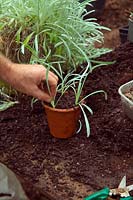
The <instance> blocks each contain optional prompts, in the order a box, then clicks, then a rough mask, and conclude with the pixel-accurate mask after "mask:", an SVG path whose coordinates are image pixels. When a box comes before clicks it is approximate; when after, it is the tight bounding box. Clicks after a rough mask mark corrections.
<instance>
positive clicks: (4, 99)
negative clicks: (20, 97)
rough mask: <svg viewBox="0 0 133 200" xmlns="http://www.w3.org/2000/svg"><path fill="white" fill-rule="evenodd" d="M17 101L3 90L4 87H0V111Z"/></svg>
mask: <svg viewBox="0 0 133 200" xmlns="http://www.w3.org/2000/svg"><path fill="white" fill-rule="evenodd" d="M18 103H19V102H18V101H13V99H12V98H11V97H10V96H9V95H7V94H6V93H5V92H4V88H1V89H0V111H5V110H7V109H8V108H10V107H12V106H14V105H15V104H18Z"/></svg>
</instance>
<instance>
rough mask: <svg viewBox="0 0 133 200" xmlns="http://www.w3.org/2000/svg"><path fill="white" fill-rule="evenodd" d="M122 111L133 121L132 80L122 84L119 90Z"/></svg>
mask: <svg viewBox="0 0 133 200" xmlns="http://www.w3.org/2000/svg"><path fill="white" fill-rule="evenodd" d="M118 92H119V94H120V96H121V101H122V106H123V110H124V112H125V113H126V115H127V116H128V117H129V118H130V119H131V120H133V80H132V81H129V82H127V83H125V84H123V85H122V86H121V87H120V88H119V91H118Z"/></svg>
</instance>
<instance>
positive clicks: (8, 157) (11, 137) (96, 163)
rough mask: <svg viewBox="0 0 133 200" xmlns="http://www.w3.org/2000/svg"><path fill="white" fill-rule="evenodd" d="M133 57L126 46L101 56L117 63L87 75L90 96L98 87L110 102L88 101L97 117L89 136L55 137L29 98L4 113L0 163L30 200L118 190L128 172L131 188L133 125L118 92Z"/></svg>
mask: <svg viewBox="0 0 133 200" xmlns="http://www.w3.org/2000/svg"><path fill="white" fill-rule="evenodd" d="M132 55H133V44H128V43H127V44H124V45H122V46H120V47H119V48H116V50H115V51H113V52H112V53H109V54H107V55H106V56H104V57H103V58H101V59H102V60H106V61H111V60H113V61H114V60H115V61H116V63H115V64H113V65H110V66H106V67H101V68H99V69H97V70H95V71H94V72H93V73H92V74H91V75H90V76H89V77H88V80H87V82H86V85H85V89H84V92H85V93H86V94H88V93H89V92H92V91H95V90H100V89H104V90H105V91H106V92H107V93H108V100H107V101H105V100H104V96H103V95H102V94H101V95H96V96H93V97H91V98H90V99H88V101H87V104H88V105H90V107H91V108H92V109H93V111H94V115H93V116H90V115H89V113H88V118H89V121H90V126H91V136H90V137H89V138H87V137H86V129H85V127H84V125H83V128H82V131H81V133H80V134H77V135H74V136H73V137H72V138H70V139H66V140H61V139H56V138H53V137H52V136H51V135H50V133H49V128H48V125H47V120H46V116H45V114H44V110H43V108H42V105H41V103H40V102H37V103H36V104H35V105H34V108H33V109H32V108H31V98H28V97H26V96H19V101H20V104H18V105H16V106H15V107H13V108H10V109H8V110H7V111H5V112H1V113H0V162H3V163H4V164H6V165H7V166H8V167H9V168H11V169H12V170H13V171H14V172H15V173H16V174H17V175H18V176H19V177H20V178H21V179H22V180H23V181H22V182H23V186H24V188H25V190H26V192H27V194H28V195H29V197H30V198H31V199H32V200H37V199H39V200H40V199H44V200H47V199H49V200H50V199H51V200H52V199H56V200H57V199H63V200H82V199H83V197H86V196H87V195H89V194H90V193H91V192H92V191H96V190H98V189H101V188H103V187H105V186H109V187H111V188H114V187H117V186H118V184H119V182H120V180H121V178H122V177H123V176H124V175H125V174H126V175H127V182H128V184H132V183H133V148H132V147H133V146H132V144H133V122H132V121H131V120H130V119H128V117H127V116H125V114H124V112H123V109H122V106H121V101H120V96H119V94H118V88H119V86H120V85H121V84H122V83H125V82H126V81H129V80H132V79H133V56H132ZM82 118H83V117H82ZM36 187H38V188H39V189H36ZM42 193H43V194H42ZM45 193H48V194H49V195H50V196H52V197H47V194H46V196H45ZM32 195H33V196H32ZM53 197H54V198H53Z"/></svg>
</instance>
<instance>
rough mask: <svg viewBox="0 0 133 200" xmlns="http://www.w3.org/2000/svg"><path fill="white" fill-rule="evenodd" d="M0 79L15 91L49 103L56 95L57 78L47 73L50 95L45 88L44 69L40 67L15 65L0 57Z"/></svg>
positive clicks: (36, 65)
mask: <svg viewBox="0 0 133 200" xmlns="http://www.w3.org/2000/svg"><path fill="white" fill-rule="evenodd" d="M0 79H2V80H3V81H5V82H7V83H8V84H10V85H11V86H12V87H13V88H15V89H16V90H18V91H20V92H22V93H25V94H27V95H30V96H33V97H35V98H37V99H40V100H42V101H46V102H50V101H51V100H52V99H53V97H54V96H55V94H56V87H57V83H58V77H57V76H56V75H55V74H54V73H52V72H49V75H48V82H49V87H50V91H51V92H50V94H49V92H48V90H47V87H46V82H45V80H46V68H45V67H44V66H42V65H38V64H35V65H30V64H16V63H13V62H11V61H10V60H8V59H7V58H5V57H4V56H3V55H0ZM44 83H45V84H44Z"/></svg>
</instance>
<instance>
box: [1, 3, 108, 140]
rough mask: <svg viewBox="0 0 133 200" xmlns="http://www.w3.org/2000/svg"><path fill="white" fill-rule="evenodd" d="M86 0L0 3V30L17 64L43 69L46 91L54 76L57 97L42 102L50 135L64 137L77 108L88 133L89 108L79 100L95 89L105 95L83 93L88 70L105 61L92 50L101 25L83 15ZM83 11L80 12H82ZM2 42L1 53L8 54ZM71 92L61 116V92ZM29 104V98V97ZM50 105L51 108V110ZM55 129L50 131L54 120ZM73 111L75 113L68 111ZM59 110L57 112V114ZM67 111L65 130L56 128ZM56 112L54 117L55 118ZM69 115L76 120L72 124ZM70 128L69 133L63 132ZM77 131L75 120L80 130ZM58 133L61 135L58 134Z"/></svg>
mask: <svg viewBox="0 0 133 200" xmlns="http://www.w3.org/2000/svg"><path fill="white" fill-rule="evenodd" d="M88 2H89V3H91V2H92V0H90V1H84V2H82V3H79V1H77V0H74V1H71V0H68V1H65V0H64V1H61V0H56V1H55V0H50V1H47V0H38V1H36V2H35V1H34V0H19V1H18V0H5V1H4V2H3V3H2V4H1V7H2V9H1V15H0V21H1V23H0V30H1V35H2V39H3V40H7V41H8V42H7V45H8V46H10V47H13V48H14V50H15V51H14V52H15V53H14V54H15V58H14V59H16V60H17V61H19V62H23V61H25V62H28V63H29V62H30V63H32V64H33V63H39V64H42V65H44V66H45V67H47V76H46V83H45V85H44V87H47V89H48V91H49V93H50V89H49V84H48V74H49V70H52V71H53V72H54V73H56V75H57V76H58V77H59V84H58V86H57V96H56V97H54V99H53V100H52V101H51V107H50V108H49V107H48V105H44V107H45V110H46V113H47V116H49V115H51V112H52V110H53V109H54V117H53V118H52V119H53V122H54V125H50V124H51V123H50V122H49V119H48V122H49V126H50V131H51V133H52V134H53V135H54V136H55V137H60V138H67V137H70V136H72V135H73V134H74V132H75V131H76V130H75V129H76V126H77V121H78V119H79V116H77V115H80V110H81V111H82V113H83V116H84V119H85V124H86V128H87V136H89V135H90V126H89V121H88V117H87V115H86V112H85V110H87V111H89V112H90V113H91V114H92V113H93V112H92V110H91V108H90V107H89V106H88V105H86V104H85V99H86V98H88V97H89V96H91V95H93V94H97V93H104V94H105V97H106V93H105V92H104V91H103V90H98V91H94V92H92V93H91V94H88V95H87V96H84V93H83V86H84V84H85V81H86V79H87V77H88V75H89V74H90V73H92V72H93V70H94V69H96V68H97V67H100V66H104V65H107V64H109V63H105V62H102V61H98V60H97V58H98V57H99V56H101V55H102V54H104V53H107V52H109V51H110V50H108V49H96V48H95V42H102V41H103V33H102V32H101V30H102V29H104V30H108V29H107V28H105V27H103V26H101V25H99V24H98V23H97V22H96V19H86V20H83V19H84V17H85V16H86V15H87V14H88V13H87V11H86V9H85V8H86V5H87V4H88ZM83 13H85V14H84V15H83ZM7 45H5V51H6V52H7V50H8V52H9V53H10V54H12V52H10V51H9V49H8V47H7ZM69 91H72V93H73V95H74V103H73V106H74V108H72V107H71V108H70V109H69V111H67V112H66V114H63V117H62V114H59V110H60V109H57V106H58V104H59V102H60V101H62V98H63V96H65V95H67V94H69ZM33 102H34V101H33ZM52 107H53V108H52ZM56 111H57V116H58V117H57V118H58V120H59V125H58V126H59V127H60V129H59V130H58V131H56V132H57V133H54V132H53V129H55V130H57V128H55V125H56V124H57V120H55V119H56V117H55V112H56ZM74 111H76V114H75V113H74ZM63 112H64V109H63V110H61V113H63ZM68 113H72V117H71V118H70V120H69V122H66V121H65V127H66V128H65V130H64V132H63V130H62V129H61V127H62V124H63V122H62V120H63V118H64V116H65V115H66V116H68ZM59 115H60V117H59ZM72 119H73V120H74V121H75V122H76V123H75V125H72V123H71V122H72ZM68 128H70V132H69V131H68ZM80 129H81V123H80V128H79V130H80ZM62 133H63V135H61V134H62Z"/></svg>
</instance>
